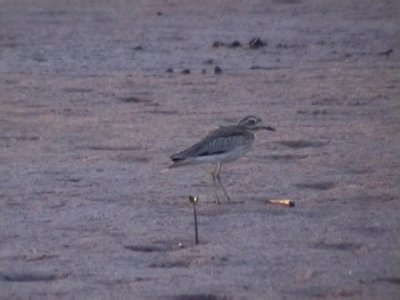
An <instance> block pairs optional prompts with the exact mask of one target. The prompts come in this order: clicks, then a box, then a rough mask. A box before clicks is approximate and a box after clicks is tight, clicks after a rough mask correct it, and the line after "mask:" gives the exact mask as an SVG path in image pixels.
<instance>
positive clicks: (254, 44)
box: [249, 38, 267, 49]
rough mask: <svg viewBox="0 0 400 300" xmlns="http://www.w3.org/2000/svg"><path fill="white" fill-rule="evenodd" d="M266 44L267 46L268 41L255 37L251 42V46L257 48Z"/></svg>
mask: <svg viewBox="0 0 400 300" xmlns="http://www.w3.org/2000/svg"><path fill="white" fill-rule="evenodd" d="M264 46H267V43H266V42H264V41H262V40H261V39H260V38H253V39H251V40H250V42H249V47H250V48H251V49H257V48H260V47H264Z"/></svg>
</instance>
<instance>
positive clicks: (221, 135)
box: [170, 126, 254, 161]
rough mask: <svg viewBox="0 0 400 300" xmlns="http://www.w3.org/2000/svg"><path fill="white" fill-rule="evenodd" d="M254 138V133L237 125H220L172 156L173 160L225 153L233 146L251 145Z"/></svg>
mask: <svg viewBox="0 0 400 300" xmlns="http://www.w3.org/2000/svg"><path fill="white" fill-rule="evenodd" d="M253 138H254V136H253V134H252V133H250V132H248V131H244V130H241V129H238V128H237V127H233V126H232V127H220V128H218V129H217V130H215V131H213V132H211V133H210V134H208V135H207V136H206V137H205V138H204V139H202V140H201V141H200V142H198V143H197V144H194V145H193V146H191V147H190V148H188V149H186V150H183V151H182V152H179V153H177V154H174V155H172V156H171V157H170V158H171V160H172V161H179V160H183V159H186V158H189V157H199V156H208V155H216V154H223V153H226V152H229V151H231V150H232V147H233V146H236V147H240V146H246V145H249V144H250V143H251V142H252V140H253Z"/></svg>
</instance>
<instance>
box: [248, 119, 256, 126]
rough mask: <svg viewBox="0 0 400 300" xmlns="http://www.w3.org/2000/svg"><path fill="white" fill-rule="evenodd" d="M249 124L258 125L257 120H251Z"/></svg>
mask: <svg viewBox="0 0 400 300" xmlns="http://www.w3.org/2000/svg"><path fill="white" fill-rule="evenodd" d="M248 124H249V125H255V124H256V120H254V119H249V121H248Z"/></svg>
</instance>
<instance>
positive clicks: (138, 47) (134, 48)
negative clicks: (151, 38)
mask: <svg viewBox="0 0 400 300" xmlns="http://www.w3.org/2000/svg"><path fill="white" fill-rule="evenodd" d="M133 50H135V51H139V50H143V47H142V46H140V45H139V46H136V47H133Z"/></svg>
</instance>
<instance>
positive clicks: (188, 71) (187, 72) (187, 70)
mask: <svg viewBox="0 0 400 300" xmlns="http://www.w3.org/2000/svg"><path fill="white" fill-rule="evenodd" d="M182 74H190V70H189V69H183V70H182Z"/></svg>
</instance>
